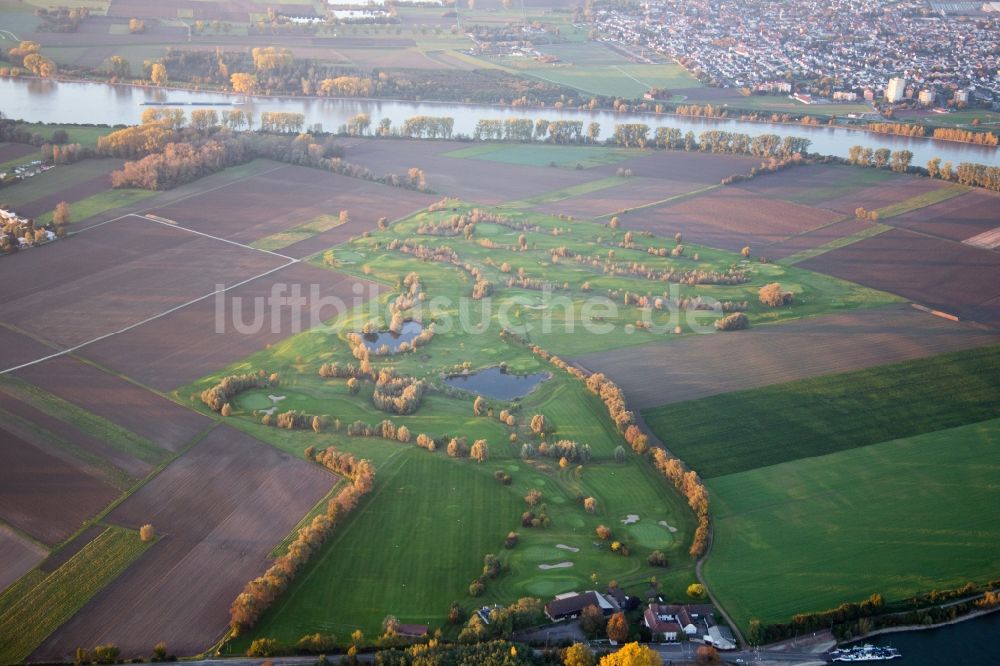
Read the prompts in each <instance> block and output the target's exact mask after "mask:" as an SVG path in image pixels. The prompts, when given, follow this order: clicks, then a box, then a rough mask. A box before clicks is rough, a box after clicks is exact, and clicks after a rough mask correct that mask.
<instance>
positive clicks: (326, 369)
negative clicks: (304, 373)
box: [319, 359, 372, 379]
mask: <svg viewBox="0 0 1000 666" xmlns="http://www.w3.org/2000/svg"><path fill="white" fill-rule="evenodd" d="M366 361H367V359H366ZM371 374H372V368H371V364H370V363H368V364H367V365H365V363H362V365H361V366H356V365H354V364H353V363H348V364H347V365H341V364H340V363H336V362H334V363H324V364H322V365H321V366H319V376H320V377H324V378H336V379H368V378H369V377H371Z"/></svg>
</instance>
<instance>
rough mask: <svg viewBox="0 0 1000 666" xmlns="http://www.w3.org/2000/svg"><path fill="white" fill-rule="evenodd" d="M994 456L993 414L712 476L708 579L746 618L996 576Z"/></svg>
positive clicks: (998, 434) (780, 617)
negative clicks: (712, 529)
mask: <svg viewBox="0 0 1000 666" xmlns="http://www.w3.org/2000/svg"><path fill="white" fill-rule="evenodd" d="M903 411H904V412H905V411H908V410H906V409H905V406H904V410H903ZM898 416H899V418H901V419H903V418H907V414H905V413H903V414H899V415H898ZM998 461H1000V420H997V419H994V420H990V421H984V422H980V423H975V424H970V425H966V426H960V427H957V428H951V429H947V430H939V431H937V432H932V433H927V434H923V435H918V436H915V437H911V438H907V439H898V440H894V441H886V442H882V443H879V444H874V445H872V446H865V447H862V448H857V449H852V450H850V451H842V452H839V453H833V454H830V455H826V456H821V457H817V458H805V459H802V460H797V461H794V462H787V463H783V464H780V465H775V466H771V467H763V468H760V469H755V470H751V471H747V472H742V473H738V474H731V475H728V476H723V477H720V478H716V479H712V480H710V481H709V484H708V485H709V491H710V492H711V496H712V505H713V514H714V522H715V536H714V544H713V547H712V552H711V555H710V557H709V559H708V562H707V563H706V565H705V568H704V573H705V577H706V580H707V582H708V583H709V585H710V586H711V588H712V590H713V591H714V593H715V594H716V596H718V598H719V600H720V601H721V603H722V604H723V605H724V606H725V608H726V609H727V610H728V611H729V613H730V614H731V615H732V616H733V617H734V619H735V620H736V622H737V623H738V624H740V625H741V626H743V627H744V628H746V626H747V624H748V623H749V621H750V619H753V618H756V619H759V620H761V621H762V622H764V623H765V624H766V623H772V622H787V621H789V620H790V618H791V616H792V615H793V614H795V613H800V612H813V611H822V610H826V609H828V608H832V607H835V606H837V605H839V604H841V603H843V602H845V601H860V600H861V599H865V598H867V597H868V596H869V595H871V594H873V593H879V594H881V595H883V596H884V597H885V599H886V601H888V602H892V601H898V600H902V599H906V598H908V597H910V596H913V595H915V594H921V593H926V592H929V591H930V590H935V589H938V590H941V589H951V588H955V587H959V586H961V585H963V584H965V583H966V582H970V581H971V582H978V583H982V582H986V581H990V580H995V579H996V578H997V572H998V571H1000V555H998V551H997V549H996V544H997V542H998V541H1000V512H997V511H996V507H997V506H1000V462H998Z"/></svg>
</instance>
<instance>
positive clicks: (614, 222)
mask: <svg viewBox="0 0 1000 666" xmlns="http://www.w3.org/2000/svg"><path fill="white" fill-rule="evenodd" d="M618 225H619V223H618V216H617V215H615V216H613V217H612V218H611V224H610V225H609V226H610V227H611V228H612V229H617V228H618Z"/></svg>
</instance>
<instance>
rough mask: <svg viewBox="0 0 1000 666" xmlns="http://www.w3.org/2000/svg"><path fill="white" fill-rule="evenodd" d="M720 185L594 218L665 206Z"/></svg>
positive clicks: (709, 190)
mask: <svg viewBox="0 0 1000 666" xmlns="http://www.w3.org/2000/svg"><path fill="white" fill-rule="evenodd" d="M720 187H722V185H721V184H719V185H708V186H706V187H702V188H700V189H697V190H691V191H690V192H681V193H680V194H675V195H674V196H672V197H667V198H666V199H660V200H659V201H651V202H649V203H648V204H643V205H641V206H636V207H634V208H628V209H625V210H618V211H615V212H613V213H605V214H604V215H599V216H597V217H595V218H594V219H595V220H601V219H604V218H606V217H614V216H615V215H626V214H628V213H631V212H633V211H637V210H646V209H647V208H656V207H658V206H663V205H665V204H668V203H673V202H675V201H683V200H685V199H689V198H693V197H696V196H698V195H699V194H704V193H705V192H711V191H712V190H715V189H718V188H720Z"/></svg>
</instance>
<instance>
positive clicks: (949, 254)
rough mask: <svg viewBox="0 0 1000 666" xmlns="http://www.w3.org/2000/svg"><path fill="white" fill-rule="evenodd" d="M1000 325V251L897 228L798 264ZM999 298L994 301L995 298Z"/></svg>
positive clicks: (955, 313) (963, 316) (930, 305)
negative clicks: (997, 302) (998, 303)
mask: <svg viewBox="0 0 1000 666" xmlns="http://www.w3.org/2000/svg"><path fill="white" fill-rule="evenodd" d="M798 265H799V266H800V267H802V268H807V269H809V270H814V271H818V272H820V273H827V274H829V275H834V276H836V277H840V278H843V279H845V280H850V281H852V282H858V283H860V284H863V285H865V286H868V287H874V288H875V289H881V290H883V291H888V292H891V293H894V294H899V295H900V296H903V297H905V298H909V299H912V300H913V301H915V302H917V303H921V304H923V305H926V306H928V307H932V308H935V309H938V310H943V311H944V312H948V313H951V314H954V315H957V316H959V317H962V318H963V319H972V320H974V321H979V322H982V323H986V324H991V325H1000V308H998V307H997V306H996V304H995V303H996V301H995V300H994V299H997V297H1000V253H997V252H991V251H989V250H982V249H979V248H975V247H970V246H968V245H963V244H962V243H956V242H954V241H946V240H939V239H937V238H931V237H929V236H923V235H921V234H916V233H913V232H910V231H905V230H903V229H893V230H892V231H887V232H886V233H884V234H881V235H879V236H875V237H874V238H867V239H865V240H863V241H860V242H857V243H854V244H852V245H848V246H847V247H843V248H840V249H837V250H833V251H831V252H827V253H826V254H822V255H820V256H818V257H813V258H812V259H807V260H805V261H803V262H802V263H800V264H798ZM990 301H993V304H991V303H990Z"/></svg>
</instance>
